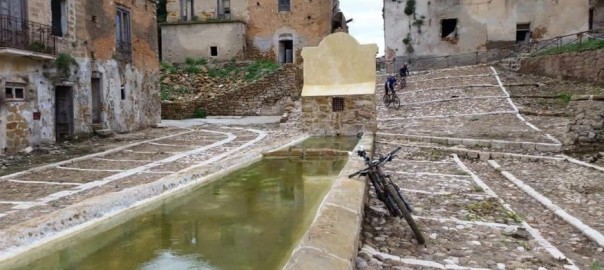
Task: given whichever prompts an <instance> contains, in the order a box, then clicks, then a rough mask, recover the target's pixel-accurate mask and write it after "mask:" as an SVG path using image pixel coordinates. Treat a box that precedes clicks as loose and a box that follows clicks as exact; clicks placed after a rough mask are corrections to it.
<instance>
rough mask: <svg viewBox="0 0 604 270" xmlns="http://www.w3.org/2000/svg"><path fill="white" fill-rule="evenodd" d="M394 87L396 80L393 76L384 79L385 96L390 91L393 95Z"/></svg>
mask: <svg viewBox="0 0 604 270" xmlns="http://www.w3.org/2000/svg"><path fill="white" fill-rule="evenodd" d="M395 86H396V78H395V77H394V76H393V75H388V78H387V79H386V83H384V90H386V95H388V94H389V93H390V91H392V93H394V87H395Z"/></svg>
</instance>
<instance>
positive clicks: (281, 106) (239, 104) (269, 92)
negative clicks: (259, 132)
mask: <svg viewBox="0 0 604 270" xmlns="http://www.w3.org/2000/svg"><path fill="white" fill-rule="evenodd" d="M301 88H302V69H301V68H300V67H299V66H296V65H293V64H287V65H283V66H282V67H281V68H279V70H277V71H276V72H275V73H272V74H270V75H268V76H265V77H263V78H261V79H259V80H258V81H256V82H254V83H251V84H248V85H246V86H244V87H242V88H240V89H235V90H232V91H228V92H224V93H219V94H216V95H214V97H213V98H211V99H201V100H196V101H192V102H188V103H174V102H163V103H162V106H161V108H162V118H163V119H185V118H191V117H193V113H194V111H195V110H196V109H197V108H203V109H204V110H205V111H206V113H207V115H239V116H254V115H281V114H283V112H284V110H285V108H286V107H287V106H289V105H290V103H291V102H292V101H294V100H297V99H299V98H300V92H301Z"/></svg>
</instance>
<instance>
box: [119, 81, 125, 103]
mask: <svg viewBox="0 0 604 270" xmlns="http://www.w3.org/2000/svg"><path fill="white" fill-rule="evenodd" d="M120 92H121V93H120V94H121V98H122V100H126V87H124V86H123V85H122V87H120Z"/></svg>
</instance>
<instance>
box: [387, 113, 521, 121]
mask: <svg viewBox="0 0 604 270" xmlns="http://www.w3.org/2000/svg"><path fill="white" fill-rule="evenodd" d="M500 114H517V113H516V112H514V111H496V112H484V113H467V114H451V115H429V116H412V117H392V118H378V119H377V120H378V121H399V120H413V119H434V118H451V117H469V116H484V115H500Z"/></svg>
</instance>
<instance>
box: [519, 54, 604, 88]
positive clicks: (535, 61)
mask: <svg viewBox="0 0 604 270" xmlns="http://www.w3.org/2000/svg"><path fill="white" fill-rule="evenodd" d="M519 70H520V72H523V73H533V74H538V75H543V76H548V77H555V78H561V79H569V80H578V81H584V82H593V83H598V84H604V49H600V50H592V51H585V52H568V53H563V54H556V55H545V56H539V57H528V58H523V59H522V60H521V61H520V69H519Z"/></svg>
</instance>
